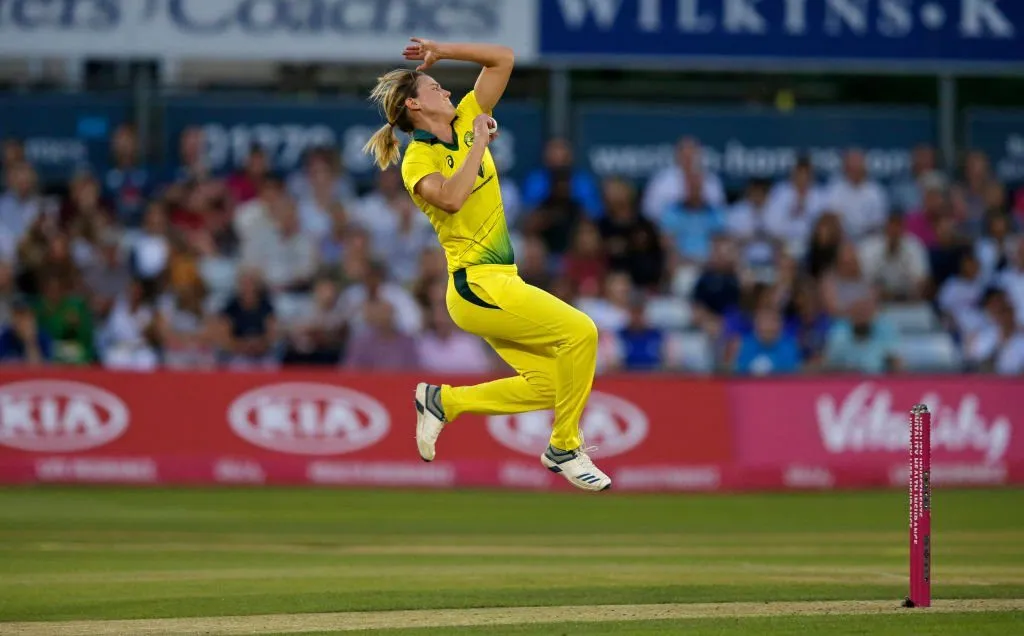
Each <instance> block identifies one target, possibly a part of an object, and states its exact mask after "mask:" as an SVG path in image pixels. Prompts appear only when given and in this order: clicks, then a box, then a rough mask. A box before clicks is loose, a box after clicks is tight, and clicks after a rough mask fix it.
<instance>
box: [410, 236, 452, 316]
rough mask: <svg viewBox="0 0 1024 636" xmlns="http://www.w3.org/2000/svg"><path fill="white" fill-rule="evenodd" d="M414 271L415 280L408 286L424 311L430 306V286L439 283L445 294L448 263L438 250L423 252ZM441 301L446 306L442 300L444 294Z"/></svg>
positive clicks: (442, 253)
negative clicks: (415, 272)
mask: <svg viewBox="0 0 1024 636" xmlns="http://www.w3.org/2000/svg"><path fill="white" fill-rule="evenodd" d="M416 271H417V278H416V280H415V281H414V282H413V284H412V285H411V286H410V290H411V292H412V295H413V297H414V298H415V299H416V302H417V303H419V305H420V307H422V308H423V310H424V311H426V310H427V309H429V308H430V306H431V304H432V303H431V300H430V288H431V286H433V285H436V284H437V283H440V284H441V285H442V289H443V290H444V291H445V292H447V289H448V263H447V262H446V261H445V258H444V252H442V251H441V250H440V249H439V248H433V249H429V250H425V251H424V252H423V253H422V254H420V264H419V267H417V268H416ZM441 300H442V304H445V305H446V304H447V302H446V301H445V300H444V293H442V295H441Z"/></svg>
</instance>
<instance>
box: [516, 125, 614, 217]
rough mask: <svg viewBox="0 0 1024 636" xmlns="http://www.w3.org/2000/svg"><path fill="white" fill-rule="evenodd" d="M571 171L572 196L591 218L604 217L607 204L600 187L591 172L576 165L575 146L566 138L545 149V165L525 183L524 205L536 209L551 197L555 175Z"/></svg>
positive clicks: (550, 143)
mask: <svg viewBox="0 0 1024 636" xmlns="http://www.w3.org/2000/svg"><path fill="white" fill-rule="evenodd" d="M557 172H568V173H569V175H570V177H569V178H570V186H569V187H570V196H571V197H572V200H573V201H574V202H575V203H576V204H578V205H579V206H580V207H582V208H583V209H584V210H585V211H586V213H587V216H588V217H589V218H590V219H592V220H595V221H596V220H597V219H599V218H601V216H602V214H604V205H603V203H602V201H601V188H600V186H599V185H598V183H597V179H595V178H594V177H593V176H592V175H591V174H590V173H588V172H586V171H585V170H580V169H577V168H575V167H574V166H573V157H572V148H570V146H569V142H567V141H566V140H564V139H557V138H556V139H552V140H550V141H548V143H547V146H546V147H545V148H544V167H543V168H538V169H536V170H534V171H533V172H531V173H530V174H529V175H528V176H527V177H526V181H525V183H524V184H523V207H524V208H526V209H527V210H533V209H534V208H536V207H538V206H540V205H541V204H542V203H544V202H545V201H547V200H548V198H549V197H550V196H551V188H552V182H553V175H554V174H555V173H557Z"/></svg>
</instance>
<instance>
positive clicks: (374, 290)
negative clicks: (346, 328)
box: [338, 262, 423, 336]
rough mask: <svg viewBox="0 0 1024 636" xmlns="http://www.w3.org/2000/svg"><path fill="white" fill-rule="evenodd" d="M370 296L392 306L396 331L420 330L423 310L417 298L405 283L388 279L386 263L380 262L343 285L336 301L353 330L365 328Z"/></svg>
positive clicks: (415, 333) (417, 331) (412, 334)
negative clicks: (360, 278) (356, 281)
mask: <svg viewBox="0 0 1024 636" xmlns="http://www.w3.org/2000/svg"><path fill="white" fill-rule="evenodd" d="M373 300H382V301H384V302H386V303H387V304H388V305H390V306H391V308H392V309H393V310H394V316H395V328H396V329H397V330H398V331H399V332H401V333H403V334H406V335H410V336H415V335H417V334H419V333H420V332H421V331H422V330H423V311H422V309H420V306H419V304H418V303H417V302H416V299H415V298H413V295H412V294H410V293H409V292H408V291H407V290H406V289H405V288H404V287H402V286H401V285H399V284H397V283H394V282H391V281H389V280H388V269H387V267H385V266H384V264H383V263H379V262H378V263H373V264H371V265H370V267H369V271H368V272H367V273H366V276H365V277H364V279H363V282H362V283H359V284H357V285H352V286H351V287H349V288H348V289H346V290H345V291H344V292H343V293H342V294H341V299H340V300H339V301H338V303H339V307H340V308H341V313H342V315H343V316H344V318H345V321H346V322H348V323H349V324H350V325H351V326H352V329H353V331H360V330H363V329H365V328H366V325H367V323H366V316H365V312H364V309H365V307H366V305H367V303H369V302H371V301H373Z"/></svg>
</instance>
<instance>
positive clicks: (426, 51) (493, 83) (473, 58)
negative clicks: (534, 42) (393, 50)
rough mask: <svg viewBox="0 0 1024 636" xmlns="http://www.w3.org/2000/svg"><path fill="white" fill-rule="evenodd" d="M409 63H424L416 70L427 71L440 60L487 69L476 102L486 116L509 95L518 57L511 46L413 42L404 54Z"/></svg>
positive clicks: (479, 82)
mask: <svg viewBox="0 0 1024 636" xmlns="http://www.w3.org/2000/svg"><path fill="white" fill-rule="evenodd" d="M403 55H404V56H405V59H407V60H417V61H422V62H423V64H420V66H419V67H418V68H417V69H416V70H418V71H424V70H426V69H428V68H430V67H431V66H433V65H434V64H435V63H437V62H439V61H440V60H459V61H462V62H473V63H475V64H479V65H481V66H483V67H484V68H483V70H482V71H480V76H479V77H478V78H477V79H476V85H475V86H474V87H473V90H474V91H475V93H476V101H477V103H479V104H480V108H481V109H482V110H483V111H484V112H485V113H489V112H491V111H492V110H493V109H494V107H495V106H496V105H497V104H498V101H499V100H501V96H502V95H504V94H505V87H506V86H508V79H509V77H510V76H511V75H512V68H513V67H514V66H515V53H514V52H513V51H512V49H510V48H509V47H507V46H501V45H498V44H474V43H470V44H465V43H448V42H434V41H433V40H424V39H422V38H412V44H410V45H409V46H407V47H405V52H404V53H403Z"/></svg>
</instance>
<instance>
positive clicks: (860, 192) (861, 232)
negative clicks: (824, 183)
mask: <svg viewBox="0 0 1024 636" xmlns="http://www.w3.org/2000/svg"><path fill="white" fill-rule="evenodd" d="M825 205H826V206H827V207H828V208H829V209H830V210H833V211H835V212H836V213H837V214H839V218H840V219H841V220H842V222H843V228H844V229H845V230H846V235H847V236H848V237H850V238H851V239H853V240H860V239H862V238H864V237H865V236H867V235H869V234H871V233H873V232H876V231H878V230H880V229H881V228H882V226H883V225H884V224H885V219H886V217H888V216H889V199H888V197H887V196H886V194H885V190H883V189H882V186H880V185H879V184H878V182H876V181H873V180H871V179H869V178H868V171H867V164H866V162H865V159H864V153H863V151H861V150H859V149H852V150H849V151H847V153H846V157H845V158H844V160H843V174H842V175H841V176H837V177H836V178H835V179H834V180H833V181H832V183H831V184H829V186H828V188H827V189H826V191H825Z"/></svg>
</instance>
